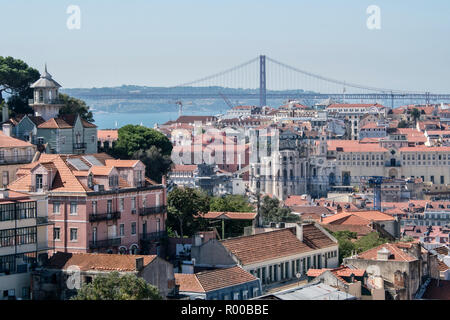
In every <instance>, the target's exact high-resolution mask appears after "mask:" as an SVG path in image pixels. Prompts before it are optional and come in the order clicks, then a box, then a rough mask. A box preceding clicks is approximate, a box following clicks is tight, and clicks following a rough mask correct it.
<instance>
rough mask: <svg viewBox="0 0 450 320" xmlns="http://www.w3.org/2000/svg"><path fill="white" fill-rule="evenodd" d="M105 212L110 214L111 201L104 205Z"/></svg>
mask: <svg viewBox="0 0 450 320" xmlns="http://www.w3.org/2000/svg"><path fill="white" fill-rule="evenodd" d="M106 210H107V213H111V212H112V200H111V199H110V200H108V202H107V204H106Z"/></svg>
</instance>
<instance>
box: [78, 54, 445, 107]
mask: <svg viewBox="0 0 450 320" xmlns="http://www.w3.org/2000/svg"><path fill="white" fill-rule="evenodd" d="M79 96H80V98H97V99H150V100H152V99H154V100H160V99H169V100H174V101H176V100H183V99H189V100H191V99H192V100H193V99H217V98H220V97H222V98H223V97H227V98H228V99H252V100H259V105H260V106H265V105H266V103H267V100H268V99H283V100H287V99H290V100H303V99H309V100H323V99H328V98H331V99H333V100H338V101H346V100H360V101H363V100H365V101H372V102H376V101H380V100H384V101H391V106H392V107H393V106H394V100H410V101H422V102H423V103H426V104H430V103H432V102H434V103H440V102H445V101H450V94H445V93H441V94H437V93H431V92H415V91H407V90H398V89H389V88H379V87H371V86H367V85H362V84H357V83H352V82H346V81H343V80H337V79H332V78H329V77H325V76H322V75H318V74H315V73H312V72H308V71H305V70H302V69H299V68H296V67H293V66H290V65H287V64H285V63H282V62H279V61H277V60H274V59H272V58H270V57H266V56H264V55H261V56H258V57H256V58H253V59H251V60H249V61H246V62H244V63H242V64H239V65H237V66H234V67H232V68H229V69H227V70H224V71H221V72H218V73H215V74H212V75H209V76H206V77H203V78H201V79H197V80H194V81H190V82H186V83H182V84H179V85H177V86H173V87H165V88H157V89H156V88H155V90H152V91H151V92H148V91H145V92H140V91H136V92H135V91H130V92H120V93H111V94H105V93H94V92H88V93H83V94H80V95H79Z"/></svg>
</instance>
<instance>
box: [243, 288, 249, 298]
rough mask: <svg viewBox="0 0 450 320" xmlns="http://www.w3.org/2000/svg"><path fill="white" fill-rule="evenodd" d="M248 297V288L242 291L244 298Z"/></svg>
mask: <svg viewBox="0 0 450 320" xmlns="http://www.w3.org/2000/svg"><path fill="white" fill-rule="evenodd" d="M247 299H248V290H243V291H242V300H247Z"/></svg>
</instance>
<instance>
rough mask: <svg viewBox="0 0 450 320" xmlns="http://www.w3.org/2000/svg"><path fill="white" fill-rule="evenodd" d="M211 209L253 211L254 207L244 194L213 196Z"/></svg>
mask: <svg viewBox="0 0 450 320" xmlns="http://www.w3.org/2000/svg"><path fill="white" fill-rule="evenodd" d="M210 211H228V212H252V211H255V208H254V207H252V206H251V205H250V204H249V203H248V201H247V199H246V198H245V197H244V196H240V195H227V196H225V197H212V198H211V201H210Z"/></svg>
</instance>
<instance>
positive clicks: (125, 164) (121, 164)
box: [105, 159, 140, 168]
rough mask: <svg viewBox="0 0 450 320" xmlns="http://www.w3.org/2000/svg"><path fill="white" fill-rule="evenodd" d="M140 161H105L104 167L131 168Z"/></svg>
mask: <svg viewBox="0 0 450 320" xmlns="http://www.w3.org/2000/svg"><path fill="white" fill-rule="evenodd" d="M139 161H140V160H115V159H106V160H105V165H106V166H112V167H116V168H133V167H134V166H135V165H137V164H138V163H139Z"/></svg>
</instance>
